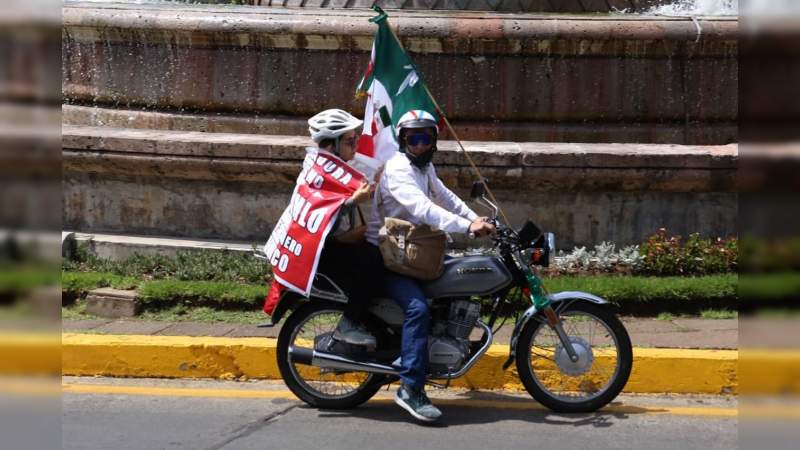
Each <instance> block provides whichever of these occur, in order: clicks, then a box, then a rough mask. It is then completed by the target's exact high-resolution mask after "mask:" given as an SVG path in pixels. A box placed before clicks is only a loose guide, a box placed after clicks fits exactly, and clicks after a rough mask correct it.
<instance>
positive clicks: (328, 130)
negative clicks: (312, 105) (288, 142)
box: [308, 109, 364, 144]
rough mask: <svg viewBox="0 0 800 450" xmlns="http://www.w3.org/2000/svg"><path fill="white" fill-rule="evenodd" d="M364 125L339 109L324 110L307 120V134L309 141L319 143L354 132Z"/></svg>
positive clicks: (361, 121)
mask: <svg viewBox="0 0 800 450" xmlns="http://www.w3.org/2000/svg"><path fill="white" fill-rule="evenodd" d="M362 123H364V121H363V120H361V119H358V118H356V117H353V115H352V114H350V113H349V112H347V111H343V110H341V109H326V110H325V111H322V112H321V113H318V114H317V115H315V116H314V117H312V118H310V119H308V132H309V134H311V139H313V140H314V142H316V143H318V144H319V143H320V142H321V141H322V140H324V139H336V138H338V137H339V136H341V135H343V134H345V133H347V132H348V131H350V130H355V129H356V128H358V127H360V126H361V124H362Z"/></svg>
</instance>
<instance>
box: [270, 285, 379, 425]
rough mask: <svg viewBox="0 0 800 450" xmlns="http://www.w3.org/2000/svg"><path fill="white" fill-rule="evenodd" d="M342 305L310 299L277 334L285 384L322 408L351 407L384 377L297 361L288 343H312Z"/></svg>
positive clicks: (331, 327) (336, 317) (334, 321)
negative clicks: (290, 353)
mask: <svg viewBox="0 0 800 450" xmlns="http://www.w3.org/2000/svg"><path fill="white" fill-rule="evenodd" d="M343 311H344V305H342V304H341V303H335V302H325V301H316V300H315V301H312V302H310V303H308V304H306V305H303V306H301V307H300V308H298V309H297V310H296V311H294V312H293V313H292V314H291V315H290V316H289V317H288V318H287V319H286V322H285V323H284V324H283V327H281V331H280V334H279V335H278V348H277V358H278V369H279V370H280V372H281V376H282V377H283V381H284V383H286V386H287V387H288V388H289V389H290V390H291V391H292V392H293V393H294V394H295V395H296V396H297V397H298V398H299V399H300V400H302V401H304V402H305V403H307V404H309V405H311V406H314V407H316V408H323V409H350V408H355V407H356V406H358V405H360V404H362V403H364V402H366V401H367V400H369V399H370V398H372V397H373V396H374V395H375V394H376V393H377V392H378V390H379V389H380V388H381V386H382V384H383V383H382V381H383V379H384V377H382V376H380V375H376V374H370V373H365V372H337V371H328V372H325V371H322V370H321V369H320V368H319V367H315V366H309V365H304V364H296V363H294V362H293V361H292V360H291V357H290V355H289V347H290V346H299V347H308V348H313V347H314V338H316V337H317V336H318V335H320V334H323V333H329V332H332V331H333V330H334V329H335V328H336V325H337V324H338V322H339V319H340V318H341V317H342V313H343Z"/></svg>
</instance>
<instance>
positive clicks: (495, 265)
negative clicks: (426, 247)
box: [421, 255, 511, 298]
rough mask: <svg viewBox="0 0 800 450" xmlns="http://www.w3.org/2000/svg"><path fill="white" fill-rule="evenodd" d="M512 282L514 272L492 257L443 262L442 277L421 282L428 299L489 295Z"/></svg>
mask: <svg viewBox="0 0 800 450" xmlns="http://www.w3.org/2000/svg"><path fill="white" fill-rule="evenodd" d="M509 283H511V273H510V272H509V271H508V269H507V268H506V266H505V265H503V262H502V261H500V260H499V259H497V258H495V257H493V256H483V255H476V256H464V257H460V258H451V259H448V260H446V261H445V262H444V272H442V276H441V277H439V278H437V279H435V280H432V281H427V282H423V283H421V286H422V290H423V292H425V296H427V297H428V298H443V297H464V296H471V295H488V294H491V293H493V292H495V291H497V290H498V289H501V288H504V287H506V286H508V284H509Z"/></svg>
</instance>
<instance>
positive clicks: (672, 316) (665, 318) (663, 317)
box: [656, 312, 675, 322]
mask: <svg viewBox="0 0 800 450" xmlns="http://www.w3.org/2000/svg"><path fill="white" fill-rule="evenodd" d="M656 319H658V320H663V321H665V322H670V321H673V320H675V314H672V313H668V312H662V313H660V314H659V315H658V316H657V317H656Z"/></svg>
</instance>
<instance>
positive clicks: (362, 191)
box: [350, 183, 374, 203]
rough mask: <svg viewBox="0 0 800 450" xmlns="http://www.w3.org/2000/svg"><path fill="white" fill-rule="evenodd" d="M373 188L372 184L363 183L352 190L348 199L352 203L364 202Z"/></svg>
mask: <svg viewBox="0 0 800 450" xmlns="http://www.w3.org/2000/svg"><path fill="white" fill-rule="evenodd" d="M373 189H374V186H370V185H369V184H367V183H364V184H362V185H361V186H360V187H359V188H358V189H356V191H355V192H353V195H351V196H350V200H351V201H352V202H353V203H364V202H366V201H367V200H369V199H370V197H371V196H372V191H373Z"/></svg>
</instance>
